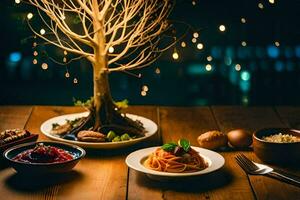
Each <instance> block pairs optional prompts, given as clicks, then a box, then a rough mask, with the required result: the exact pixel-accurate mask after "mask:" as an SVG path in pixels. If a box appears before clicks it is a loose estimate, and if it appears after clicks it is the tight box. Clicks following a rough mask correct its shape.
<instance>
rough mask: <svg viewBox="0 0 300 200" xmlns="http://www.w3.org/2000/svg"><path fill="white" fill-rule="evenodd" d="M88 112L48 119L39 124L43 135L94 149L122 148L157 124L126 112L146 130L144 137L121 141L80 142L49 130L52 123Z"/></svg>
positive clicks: (148, 133) (151, 130)
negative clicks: (64, 137)
mask: <svg viewBox="0 0 300 200" xmlns="http://www.w3.org/2000/svg"><path fill="white" fill-rule="evenodd" d="M88 114H89V113H88V112H83V113H74V114H68V115H61V116H58V117H54V118H51V119H48V120H47V121H45V122H44V123H43V124H42V125H41V131H42V133H43V134H44V135H46V136H47V137H49V138H51V139H53V140H57V141H61V142H66V143H69V144H75V145H78V146H80V147H85V148H94V149H117V148H122V147H126V146H131V145H133V144H136V143H138V142H141V141H143V140H146V139H147V138H149V137H151V136H152V135H154V134H155V133H156V131H157V125H156V124H155V123H154V122H153V121H152V120H150V119H147V118H145V117H141V116H138V115H133V114H126V116H127V117H129V118H131V119H133V120H139V121H140V122H142V123H143V125H144V128H145V130H146V133H145V136H144V137H140V138H136V139H131V140H126V141H121V142H81V141H74V140H67V139H63V138H60V137H59V136H57V135H54V134H51V133H50V131H51V130H52V124H54V123H58V124H64V123H65V122H66V120H74V119H76V118H79V117H86V116H87V115H88Z"/></svg>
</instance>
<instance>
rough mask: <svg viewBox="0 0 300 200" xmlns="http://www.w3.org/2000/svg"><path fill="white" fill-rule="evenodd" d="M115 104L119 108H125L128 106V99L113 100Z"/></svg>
mask: <svg viewBox="0 0 300 200" xmlns="http://www.w3.org/2000/svg"><path fill="white" fill-rule="evenodd" d="M115 105H116V106H117V108H118V109H120V110H122V109H126V108H128V100H127V99H124V100H123V101H117V102H115Z"/></svg>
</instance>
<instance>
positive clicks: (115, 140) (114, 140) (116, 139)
mask: <svg viewBox="0 0 300 200" xmlns="http://www.w3.org/2000/svg"><path fill="white" fill-rule="evenodd" d="M120 141H121V138H120V136H117V137H115V138H114V139H113V140H112V142H120Z"/></svg>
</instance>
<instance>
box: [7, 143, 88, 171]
mask: <svg viewBox="0 0 300 200" xmlns="http://www.w3.org/2000/svg"><path fill="white" fill-rule="evenodd" d="M39 143H43V144H44V145H51V146H54V147H57V148H60V149H63V150H65V151H68V152H69V153H70V154H72V156H73V159H72V160H69V161H65V162H59V163H25V162H20V161H15V160H13V158H14V157H15V156H16V155H18V154H19V153H21V152H23V151H26V150H29V149H32V148H34V147H35V146H36V145H37V144H39ZM3 156H4V158H6V159H7V161H8V163H9V165H10V166H11V167H13V168H14V169H15V170H16V171H17V172H20V173H27V174H28V175H30V173H31V174H45V173H62V172H67V171H70V170H71V169H72V168H73V167H74V166H75V165H76V164H77V163H78V162H79V160H80V159H81V158H83V157H84V156H85V150H84V149H82V148H80V147H78V146H75V145H69V144H65V143H59V142H34V143H27V144H22V145H18V146H15V147H12V148H9V149H7V150H6V151H5V152H4V153H3Z"/></svg>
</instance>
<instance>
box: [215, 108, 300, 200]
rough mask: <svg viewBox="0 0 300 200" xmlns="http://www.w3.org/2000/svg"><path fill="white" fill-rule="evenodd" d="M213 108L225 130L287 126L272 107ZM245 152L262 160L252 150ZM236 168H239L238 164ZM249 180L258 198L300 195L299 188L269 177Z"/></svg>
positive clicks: (286, 197)
mask: <svg viewBox="0 0 300 200" xmlns="http://www.w3.org/2000/svg"><path fill="white" fill-rule="evenodd" d="M212 110H213V113H214V115H215V117H216V120H217V122H218V124H219V127H220V129H221V130H222V131H224V132H228V131H230V130H232V129H236V128H244V129H246V130H248V131H250V132H253V131H254V130H257V129H261V128H267V127H285V125H284V124H283V123H282V122H281V120H280V119H279V118H278V116H277V114H276V113H275V112H274V110H273V109H272V108H271V107H236V106H234V107H231V106H224V107H223V106H222V107H221V106H217V107H213V108H212ZM243 153H244V154H246V155H247V156H249V157H250V158H251V159H253V160H256V161H258V162H261V161H260V160H259V159H258V158H257V157H256V156H255V154H254V153H253V152H252V151H250V152H243ZM232 162H234V160H232ZM236 168H237V169H238V168H239V167H238V165H236ZM249 180H250V182H251V185H252V188H253V190H254V192H255V195H256V197H257V199H296V198H298V197H299V196H300V190H299V188H297V187H295V186H292V185H289V184H286V183H283V182H280V181H278V180H274V179H271V178H269V177H264V176H251V175H250V176H249Z"/></svg>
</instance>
